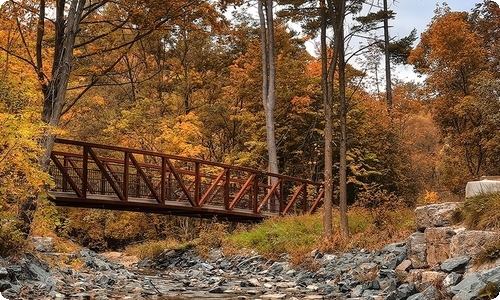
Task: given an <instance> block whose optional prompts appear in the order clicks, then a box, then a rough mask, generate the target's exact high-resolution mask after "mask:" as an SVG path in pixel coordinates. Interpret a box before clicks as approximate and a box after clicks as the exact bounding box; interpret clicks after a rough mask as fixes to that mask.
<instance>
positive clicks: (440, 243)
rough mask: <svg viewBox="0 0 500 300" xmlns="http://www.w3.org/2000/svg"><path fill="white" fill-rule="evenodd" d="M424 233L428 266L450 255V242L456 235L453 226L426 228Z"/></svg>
mask: <svg viewBox="0 0 500 300" xmlns="http://www.w3.org/2000/svg"><path fill="white" fill-rule="evenodd" d="M424 234H425V242H426V243H427V264H428V265H429V266H431V267H432V266H435V265H436V264H440V263H442V262H444V261H445V260H447V259H448V258H450V257H452V256H451V250H450V243H451V239H452V238H453V236H455V235H456V229H455V228H452V227H436V228H427V229H426V230H425V232H424Z"/></svg>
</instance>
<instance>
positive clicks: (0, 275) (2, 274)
mask: <svg viewBox="0 0 500 300" xmlns="http://www.w3.org/2000/svg"><path fill="white" fill-rule="evenodd" d="M7 277H9V271H7V269H6V268H4V267H1V268H0V280H3V279H7Z"/></svg>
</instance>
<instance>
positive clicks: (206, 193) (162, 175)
mask: <svg viewBox="0 0 500 300" xmlns="http://www.w3.org/2000/svg"><path fill="white" fill-rule="evenodd" d="M51 159H52V162H51V166H50V172H51V174H52V176H53V178H54V181H55V187H54V188H53V190H52V191H51V192H50V195H51V196H52V201H54V202H55V204H56V205H60V206H72V207H87V208H104V209H113V210H125V211H142V212H151V213H159V214H170V215H179V216H193V217H200V218H213V217H216V218H217V219H221V220H230V221H237V222H255V221H260V220H262V219H263V218H265V217H267V216H273V215H274V216H284V215H287V214H304V213H306V214H307V213H312V212H314V211H315V210H316V208H317V207H318V206H319V205H320V203H321V202H322V199H323V186H322V184H321V183H317V182H313V181H309V180H304V179H300V178H294V177H290V176H285V175H279V174H271V173H266V172H263V171H259V170H255V169H250V168H243V167H237V166H231V165H226V164H221V163H215V162H209V161H204V160H200V159H194V158H185V157H179V156H174V155H168V154H162V153H156V152H151V151H142V150H135V149H128V148H122V147H113V146H106V145H99V144H92V143H84V142H77V141H70V140H63V139H57V140H56V144H55V147H54V151H52V155H51ZM271 182H272V183H273V184H270V183H271Z"/></svg>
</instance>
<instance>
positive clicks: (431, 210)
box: [415, 202, 461, 232]
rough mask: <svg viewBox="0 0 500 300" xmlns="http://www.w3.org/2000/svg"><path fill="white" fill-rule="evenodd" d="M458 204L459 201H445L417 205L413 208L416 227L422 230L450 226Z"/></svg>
mask: <svg viewBox="0 0 500 300" xmlns="http://www.w3.org/2000/svg"><path fill="white" fill-rule="evenodd" d="M460 205H461V204H460V203H459V202H446V203H439V204H431V205H425V206H419V207H417V208H416V209H415V222H416V224H417V229H418V230H419V231H421V232H423V231H424V230H425V229H426V228H430V227H445V226H450V225H451V224H452V218H453V215H454V213H455V211H457V209H458V208H459V207H460Z"/></svg>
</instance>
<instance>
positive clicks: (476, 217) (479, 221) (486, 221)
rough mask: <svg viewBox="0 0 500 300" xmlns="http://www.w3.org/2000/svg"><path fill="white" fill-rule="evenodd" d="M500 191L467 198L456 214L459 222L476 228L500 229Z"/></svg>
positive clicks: (470, 227)
mask: <svg viewBox="0 0 500 300" xmlns="http://www.w3.org/2000/svg"><path fill="white" fill-rule="evenodd" d="M499 216H500V193H496V194H483V195H479V196H476V197H471V198H467V199H465V201H464V202H463V205H462V207H461V209H460V211H459V212H458V214H457V215H456V216H455V220H456V221H457V222H461V223H463V224H464V225H465V226H466V227H467V228H469V229H474V230H492V231H499V230H500V217H499Z"/></svg>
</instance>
